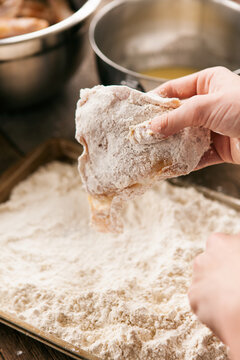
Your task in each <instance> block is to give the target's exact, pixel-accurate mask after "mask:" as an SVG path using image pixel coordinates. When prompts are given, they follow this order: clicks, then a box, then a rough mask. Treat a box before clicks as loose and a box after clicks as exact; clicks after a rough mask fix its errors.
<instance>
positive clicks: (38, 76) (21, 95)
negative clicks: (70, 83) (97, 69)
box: [0, 0, 101, 109]
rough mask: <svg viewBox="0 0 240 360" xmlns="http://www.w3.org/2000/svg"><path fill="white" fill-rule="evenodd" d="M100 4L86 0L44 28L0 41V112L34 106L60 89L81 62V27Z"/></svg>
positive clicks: (98, 1) (94, 0) (96, 1)
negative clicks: (61, 18) (73, 10)
mask: <svg viewBox="0 0 240 360" xmlns="http://www.w3.org/2000/svg"><path fill="white" fill-rule="evenodd" d="M100 1H101V0H88V1H86V3H85V4H84V5H83V6H82V7H81V8H80V9H79V10H78V11H76V12H75V13H74V14H73V15H72V16H70V17H68V18H67V19H65V20H63V21H61V22H60V23H57V24H55V25H52V26H50V27H48V28H46V29H43V30H40V31H36V32H33V33H29V34H25V35H20V36H15V37H11V38H6V39H2V40H0V104H1V109H2V108H3V107H6V108H17V107H26V106H29V105H33V104H35V103H37V102H40V101H42V100H44V99H46V98H48V97H49V96H51V95H53V94H54V93H55V92H56V91H57V90H59V89H60V88H61V87H62V86H63V84H64V83H65V82H66V81H67V80H68V79H69V78H70V77H71V75H72V74H73V73H74V72H75V70H76V69H77V68H78V66H79V64H80V62H81V59H82V49H83V34H84V31H85V30H86V29H85V26H84V25H85V22H86V19H87V18H88V17H89V15H90V14H92V13H93V11H94V10H95V9H96V7H97V6H98V4H99V3H100Z"/></svg>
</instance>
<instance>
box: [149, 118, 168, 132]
mask: <svg viewBox="0 0 240 360" xmlns="http://www.w3.org/2000/svg"><path fill="white" fill-rule="evenodd" d="M164 127H165V126H164V118H163V117H161V118H159V117H156V118H154V119H152V121H151V125H150V129H151V130H152V132H153V133H154V134H159V133H160V134H162V136H163V137H164Z"/></svg>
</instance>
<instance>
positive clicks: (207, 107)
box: [151, 95, 216, 137]
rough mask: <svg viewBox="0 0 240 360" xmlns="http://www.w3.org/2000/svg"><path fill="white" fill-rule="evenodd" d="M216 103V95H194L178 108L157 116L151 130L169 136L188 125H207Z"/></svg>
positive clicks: (152, 122)
mask: <svg viewBox="0 0 240 360" xmlns="http://www.w3.org/2000/svg"><path fill="white" fill-rule="evenodd" d="M214 104H216V99H215V95H197V96H193V97H191V98H190V99H187V100H184V101H183V103H182V105H181V106H180V107H178V108H177V109H174V110H172V111H169V112H167V113H165V114H163V115H160V116H157V117H155V118H154V119H153V120H152V121H151V130H152V131H153V132H154V133H155V134H156V133H160V134H162V135H164V136H165V137H168V136H170V135H173V134H176V133H178V132H179V131H180V130H182V129H184V128H186V127H193V126H195V127H200V126H205V125H206V124H207V123H208V120H209V118H210V115H211V110H212V107H213V105H214ZM210 127H211V125H210V126H209V128H210Z"/></svg>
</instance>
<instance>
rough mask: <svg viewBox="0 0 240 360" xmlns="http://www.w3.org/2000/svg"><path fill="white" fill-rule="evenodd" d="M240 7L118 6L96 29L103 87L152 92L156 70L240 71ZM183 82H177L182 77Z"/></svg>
mask: <svg viewBox="0 0 240 360" xmlns="http://www.w3.org/2000/svg"><path fill="white" fill-rule="evenodd" d="M239 39H240V5H239V4H237V3H235V2H233V1H231V0H195V1H193V0H120V1H119V0H117V1H114V2H113V3H110V4H109V5H107V6H105V7H104V8H103V9H102V10H101V11H100V12H99V13H98V14H97V15H96V16H95V17H94V19H93V21H92V23H91V26H90V42H91V45H92V48H93V50H94V51H95V53H96V57H97V64H98V69H99V74H100V78H101V81H102V83H103V84H105V85H109V84H124V83H127V84H129V85H130V86H131V85H132V86H133V87H138V88H144V89H145V90H150V89H152V88H153V87H155V86H157V85H158V84H160V83H162V82H164V81H166V80H167V79H168V78H167V77H163V78H158V77H154V76H153V77H152V76H148V75H143V74H142V72H146V70H151V69H156V68H160V69H161V68H164V67H167V68H179V67H183V68H189V67H190V68H194V69H199V70H200V69H203V68H206V67H210V66H218V65H222V66H226V67H228V68H230V69H231V70H236V69H239V68H240V46H239ZM176 77H177V76H176Z"/></svg>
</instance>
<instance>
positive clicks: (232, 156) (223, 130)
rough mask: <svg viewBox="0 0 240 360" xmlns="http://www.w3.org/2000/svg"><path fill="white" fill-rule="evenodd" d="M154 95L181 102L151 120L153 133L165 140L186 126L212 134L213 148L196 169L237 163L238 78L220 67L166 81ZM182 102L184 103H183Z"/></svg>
mask: <svg viewBox="0 0 240 360" xmlns="http://www.w3.org/2000/svg"><path fill="white" fill-rule="evenodd" d="M153 91H154V92H156V93H158V94H159V95H161V96H167V97H178V98H179V99H182V100H183V104H182V106H180V107H179V108H177V109H175V110H173V111H171V112H169V113H166V114H163V115H161V116H159V117H156V118H155V119H153V120H152V125H151V128H152V131H153V132H154V133H161V134H163V135H164V136H166V137H168V136H170V135H173V134H175V133H177V132H179V131H180V130H182V129H183V128H185V127H189V126H196V127H205V128H208V129H210V130H211V131H212V142H213V143H212V147H211V149H210V150H209V151H208V152H207V153H206V154H205V155H204V157H203V158H202V160H201V162H200V164H199V166H198V168H200V167H205V166H208V165H212V164H217V163H221V162H229V163H235V164H240V77H239V76H238V75H236V74H234V73H232V72H231V71H230V70H228V69H226V68H223V67H214V68H209V69H206V70H203V71H200V72H197V73H194V74H192V75H189V76H185V77H182V78H179V79H176V80H171V81H168V82H167V83H164V84H163V85H161V86H159V87H158V88H156V89H155V90H153ZM184 99H185V100H184Z"/></svg>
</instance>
